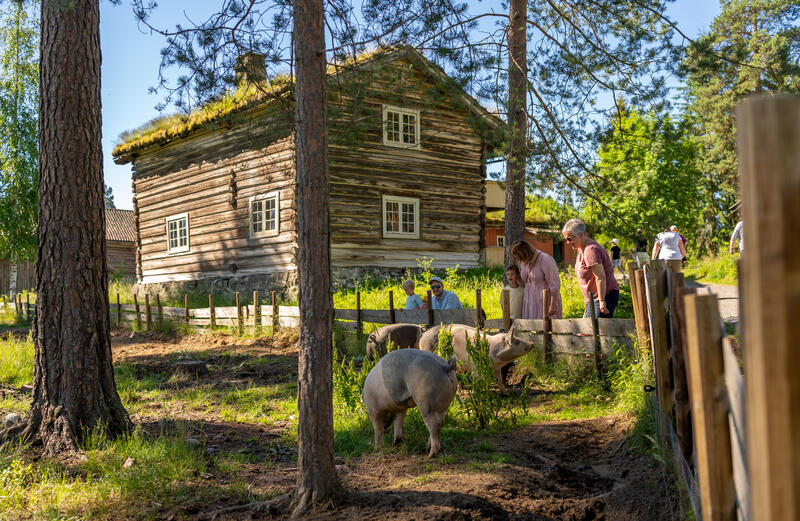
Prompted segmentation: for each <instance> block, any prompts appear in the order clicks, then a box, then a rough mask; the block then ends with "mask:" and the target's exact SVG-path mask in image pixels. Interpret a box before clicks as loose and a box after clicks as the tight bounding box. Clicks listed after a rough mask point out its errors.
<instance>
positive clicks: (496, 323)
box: [483, 318, 507, 331]
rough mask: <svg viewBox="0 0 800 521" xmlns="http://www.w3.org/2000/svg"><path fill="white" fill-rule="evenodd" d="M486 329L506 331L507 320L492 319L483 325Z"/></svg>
mask: <svg viewBox="0 0 800 521" xmlns="http://www.w3.org/2000/svg"><path fill="white" fill-rule="evenodd" d="M483 327H484V329H491V330H500V329H502V330H504V331H507V329H505V320H504V319H502V318H490V319H488V320H486V321H485V322H484V323H483Z"/></svg>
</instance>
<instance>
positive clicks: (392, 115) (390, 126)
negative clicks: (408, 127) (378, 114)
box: [386, 110, 400, 142]
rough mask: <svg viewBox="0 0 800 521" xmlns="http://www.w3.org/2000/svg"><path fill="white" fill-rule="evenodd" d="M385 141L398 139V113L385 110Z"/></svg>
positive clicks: (396, 140) (397, 140)
mask: <svg viewBox="0 0 800 521" xmlns="http://www.w3.org/2000/svg"><path fill="white" fill-rule="evenodd" d="M386 141H395V142H399V141H400V113H398V112H392V111H388V110H387V111H386Z"/></svg>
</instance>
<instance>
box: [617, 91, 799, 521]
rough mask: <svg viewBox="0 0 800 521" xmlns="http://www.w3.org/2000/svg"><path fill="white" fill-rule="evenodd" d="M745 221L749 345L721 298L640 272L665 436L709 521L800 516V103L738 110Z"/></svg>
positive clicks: (642, 320)
mask: <svg viewBox="0 0 800 521" xmlns="http://www.w3.org/2000/svg"><path fill="white" fill-rule="evenodd" d="M737 128H738V140H739V142H738V151H739V168H740V175H741V186H742V195H743V198H742V203H743V204H742V217H743V219H744V234H745V235H746V236H747V253H746V254H744V255H743V258H742V260H741V262H740V271H739V282H740V297H741V298H740V314H739V316H740V322H739V331H740V332H741V333H742V334H741V342H740V345H741V351H740V352H743V356H738V355H737V350H736V349H735V347H736V344H735V340H734V339H732V338H728V337H726V335H725V328H724V325H723V324H722V322H721V321H720V316H719V311H718V302H717V299H716V297H715V296H714V295H712V294H698V291H697V290H694V289H692V288H687V287H686V286H685V284H684V280H683V276H682V275H681V274H680V273H670V272H669V270H668V269H667V267H666V266H665V265H664V263H662V262H652V263H651V264H650V266H649V267H645V268H644V269H642V270H634V269H633V267H632V266H631V267H629V273H630V274H631V276H632V280H634V281H635V284H634V285H633V288H634V295H633V299H634V308H635V310H636V315H637V316H636V323H637V331H638V333H639V335H640V338H641V337H644V338H645V339H646V340H648V341H650V345H651V349H652V353H653V358H654V366H655V379H656V392H657V399H656V400H654V402H655V408H656V410H657V414H658V419H659V421H658V422H657V424H658V427H659V434H660V439H661V441H662V445H663V447H664V449H665V451H666V452H667V453H670V454H672V456H674V458H675V459H674V461H675V463H676V465H677V470H678V475H679V476H680V477H681V479H682V480H683V482H684V484H685V485H686V489H687V490H688V491H689V494H690V499H694V501H693V502H692V503H693V509H694V511H695V517H696V518H698V519H700V518H702V519H703V520H705V521H716V520H725V521H730V520H735V519H738V520H744V521H751V520H752V521H760V520H765V521H789V520H797V519H800V377H798V374H800V356H798V355H797V346H796V344H797V342H796V340H795V339H796V326H797V324H798V319H797V318H796V317H797V311H798V309H800V262H798V259H800V241H798V240H797V238H796V227H797V223H799V222H800V146H798V144H799V143H800V98H797V97H791V96H764V97H755V98H750V99H748V100H745V101H744V102H742V103H741V104H740V105H739V107H738V108H737Z"/></svg>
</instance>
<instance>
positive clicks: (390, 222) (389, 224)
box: [386, 201, 400, 232]
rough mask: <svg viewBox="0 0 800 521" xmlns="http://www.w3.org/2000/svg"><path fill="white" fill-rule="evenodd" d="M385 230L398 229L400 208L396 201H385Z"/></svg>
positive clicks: (395, 230)
mask: <svg viewBox="0 0 800 521" xmlns="http://www.w3.org/2000/svg"><path fill="white" fill-rule="evenodd" d="M386 231H387V232H399V231H400V208H399V204H398V203H395V202H391V201H387V202H386Z"/></svg>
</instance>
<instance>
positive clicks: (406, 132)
mask: <svg viewBox="0 0 800 521" xmlns="http://www.w3.org/2000/svg"><path fill="white" fill-rule="evenodd" d="M416 142H417V118H416V117H415V116H414V114H403V143H409V144H412V145H413V144H414V143H416Z"/></svg>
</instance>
